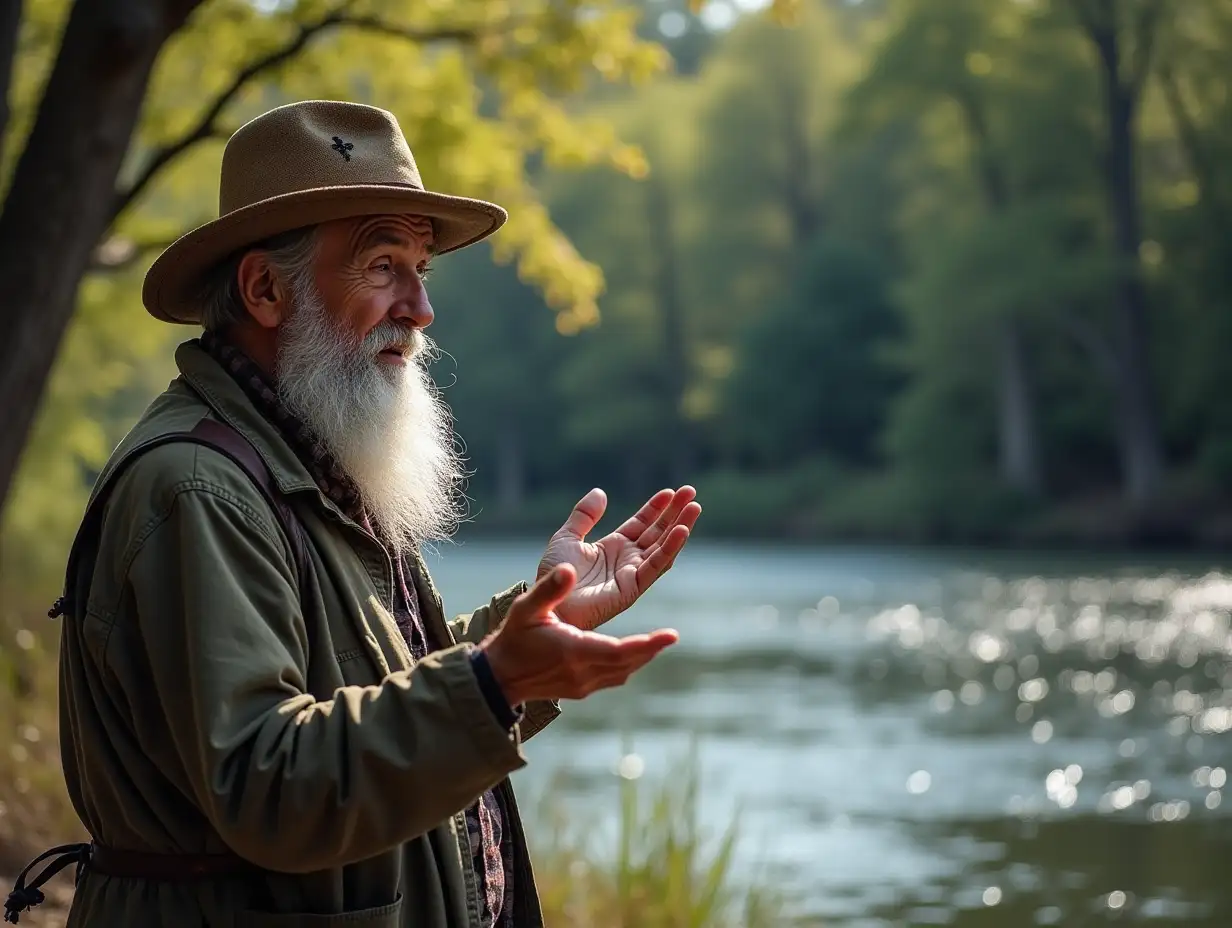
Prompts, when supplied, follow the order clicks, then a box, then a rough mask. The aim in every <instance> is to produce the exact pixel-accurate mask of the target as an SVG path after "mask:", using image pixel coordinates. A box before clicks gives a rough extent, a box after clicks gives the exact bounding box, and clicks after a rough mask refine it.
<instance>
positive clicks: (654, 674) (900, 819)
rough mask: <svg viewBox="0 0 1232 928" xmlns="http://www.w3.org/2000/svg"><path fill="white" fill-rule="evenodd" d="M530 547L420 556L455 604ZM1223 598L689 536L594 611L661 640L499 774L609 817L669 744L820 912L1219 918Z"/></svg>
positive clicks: (1229, 651)
mask: <svg viewBox="0 0 1232 928" xmlns="http://www.w3.org/2000/svg"><path fill="white" fill-rule="evenodd" d="M541 549H542V544H541V543H524V542H510V541H499V542H498V541H468V542H465V543H459V544H454V545H447V546H445V547H443V548H442V549H441V551H440V552H439V553H438V554H433V555H432V556H430V557H429V564H430V567H431V569H432V572H433V577H434V579H435V580H436V582H437V584H438V586H439V587H440V589H441V592H442V594H443V596H444V598H445V603H446V607H447V609H448V610H450V611H451V612H459V611H463V610H465V609H469V608H472V607H473V606H474V605H477V604H478V603H479V602H481V601H486V598H487V597H488V596H489V595H490V594H491V593H492V592H495V591H497V590H499V589H502V588H504V587H506V586H508V585H510V584H511V583H513V582H515V581H517V580H519V579H523V578H525V577H527V575H528V573H529V572H530V571H533V569H534V565H535V563H536V562H537V559H538V557H539V554H540V553H541ZM1230 611H1232V569H1230V565H1229V564H1228V563H1227V562H1223V563H1221V562H1220V560H1219V559H1217V558H1210V559H1205V560H1204V559H1202V558H1194V557H1186V558H1176V559H1171V560H1164V559H1161V558H1158V557H1144V558H1131V557H1129V556H1115V557H1079V556H1074V555H1068V554H1066V555H1061V554H1055V553H1054V554H1027V553H1015V554H1012V555H1011V554H986V553H981V552H972V551H928V550H894V549H883V548H846V547H837V548H827V547H772V546H743V545H719V544H706V543H704V542H694V543H693V544H691V545H690V547H689V548H688V549H687V550H686V552H685V553H684V554H683V555H682V556H681V557H680V559H679V560H678V562H677V565H676V567H675V568H674V570H673V571H672V572H671V574H669V575H668V576H667V577H665V578H664V579H663V580H661V581H660V582H659V584H658V585H656V586H655V587H654V588H653V589H652V590H651V591H650V592H649V593H648V594H647V595H646V596H645V597H644V599H643V600H642V601H641V602H640V603H639V604H638V605H637V606H635V607H634V608H633V609H632V610H630V611H629V612H628V613H626V614H625V615H623V616H620V617H619V618H617V619H616V620H614V621H613V622H612V623H611V624H610V625H609V626H608V628H609V630H611V631H612V632H613V633H616V634H627V633H631V632H634V631H641V630H647V629H650V628H656V627H661V626H670V627H674V628H677V629H679V631H680V634H681V640H680V642H679V644H678V645H676V646H675V647H673V648H672V649H670V650H669V651H668V652H667V653H666V654H664V655H663V656H662V657H660V658H659V659H658V660H657V661H655V662H654V663H653V664H651V665H650V666H649V667H647V668H646V669H645V670H643V671H642V672H641V673H640V674H638V675H636V676H635V677H634V678H633V679H632V680H631V681H630V682H629V683H628V684H627V685H626V686H625V687H623V688H621V689H619V690H612V691H607V692H603V693H599V694H595V695H593V696H591V697H590V698H589V699H586V700H584V701H581V702H575V703H569V704H567V705H566V707H565V712H564V714H563V715H562V718H561V719H560V720H559V721H557V722H556V723H555V724H554V725H553V726H552V727H551V728H549V729H548V730H547V731H545V732H544V733H543V734H542V735H540V736H538V737H537V738H535V739H533V740H532V741H531V742H529V743H528V744H527V745H526V753H527V756H528V758H529V764H528V766H527V767H526V769H524V770H522V771H519V772H518V773H517V774H515V783H516V784H517V785H518V788H519V790H520V791H522V792H523V793H525V794H532V795H542V793H543V790H544V789H545V788H546V787H547V784H548V783H549V782H551V783H552V784H553V787H552V788H553V790H554V792H553V793H552V802H553V803H558V804H563V805H564V807H566V808H568V809H571V810H575V812H576V814H577V815H579V816H581V815H589V816H596V815H597V816H599V822H598V825H599V827H601V828H603V827H606V828H609V829H610V828H614V827H615V826H614V823H615V821H616V818H617V815H618V804H617V801H616V798H615V797H616V790H617V787H618V782H619V780H618V777H619V776H620V775H625V776H638V775H640V776H644V777H646V778H648V779H661V778H663V777H665V776H670V775H672V773H673V772H674V770H675V769H676V768H675V766H674V765H678V764H680V763H681V761H682V758H687V757H688V756H689V751H690V746H691V744H693V743H694V741H695V742H696V751H697V761H698V766H699V772H700V776H701V788H702V798H701V809H702V814H703V820H705V821H708V822H713V823H715V825H714V827H715V830H718V829H720V828H721V827H722V826H723V825H724V824H725V823H726V822H727V821H728V820H730V818H731V816H732V815H733V814H734V813H735V812H736V810H737V809H739V815H740V819H739V820H740V836H741V839H740V844H739V849H738V854H739V855H740V856H739V858H738V859H739V861H740V867H741V870H742V872H753V869H754V868H757V872H759V873H761V874H763V878H764V879H767V880H769V881H771V882H774V883H776V884H779V885H782V886H785V887H788V888H790V889H791V890H792V892H793V893H794V894H795V895H796V898H797V899H798V900H799V902H798V906H797V908H798V914H800V915H801V916H804V917H806V918H808V919H810V920H811V919H817V920H821V921H824V923H825V924H826V925H829V926H850V928H872V926H897V925H952V926H963V928H967V926H992V925H996V926H1003V928H1019V926H1023V928H1025V926H1036V925H1063V926H1066V928H1071V926H1084V925H1104V924H1121V923H1126V922H1135V923H1137V922H1145V923H1148V924H1154V925H1161V926H1162V925H1168V926H1178V928H1181V926H1184V928H1196V926H1203V928H1216V926H1218V928H1227V926H1229V925H1232V790H1228V789H1227V787H1226V783H1227V776H1228V773H1229V771H1232V661H1230V660H1229V658H1230V657H1232V629H1230V627H1229V613H1230ZM626 739H628V740H627V741H626ZM630 745H631V747H630ZM626 751H628V752H630V754H632V755H633V756H628V757H626V756H625V752H626ZM549 778H550V779H549Z"/></svg>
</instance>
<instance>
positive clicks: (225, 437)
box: [47, 419, 311, 619]
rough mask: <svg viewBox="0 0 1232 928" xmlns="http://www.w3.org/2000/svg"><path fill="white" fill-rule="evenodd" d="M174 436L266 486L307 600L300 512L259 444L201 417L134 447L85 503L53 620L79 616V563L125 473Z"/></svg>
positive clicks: (90, 549)
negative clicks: (203, 448) (223, 459)
mask: <svg viewBox="0 0 1232 928" xmlns="http://www.w3.org/2000/svg"><path fill="white" fill-rule="evenodd" d="M173 441H189V442H193V443H195V444H198V445H205V446H206V447H207V448H213V449H214V450H215V451H218V452H220V453H221V454H225V455H226V456H227V457H228V458H230V459H231V460H232V461H233V462H234V463H235V464H236V466H238V467H239V468H240V470H242V471H243V472H244V473H245V474H247V475H248V479H249V480H251V481H252V482H253V484H254V485H255V486H256V487H257V489H258V490H260V491H261V495H262V496H264V497H265V501H266V502H267V503H268V504H269V506H270V509H272V510H273V512H274V516H275V517H276V518H277V519H278V524H279V525H280V526H281V528H282V531H283V533H284V534H285V535H286V537H287V541H288V543H289V544H290V546H291V555H292V557H293V558H294V560H295V572H296V579H297V582H298V586H299V594H300V600H301V601H303V600H304V598H305V591H306V588H307V587H306V585H307V583H308V578H309V576H310V575H311V574H310V567H309V562H308V542H307V537H306V535H305V533H304V527H303V525H302V524H301V523H300V521H299V518H298V517H297V516H296V515H295V511H294V510H293V509H292V508H291V506H290V505H289V504H288V503H287V501H286V499H285V498H284V497H283V495H282V493H281V491H279V489H278V486H277V484H276V483H275V482H274V475H273V474H272V473H270V469H269V467H268V466H267V465H266V463H265V460H264V459H263V458H262V457H261V455H260V454H258V453H257V449H256V448H254V447H253V446H252V443H251V442H249V441H248V439H247V438H245V437H244V436H243V435H242V434H240V433H239V432H237V431H236V430H235V429H233V428H231V426H229V425H227V424H226V423H225V422H219V421H217V420H215V419H202V420H201V421H200V422H198V423H197V424H196V425H195V426H194V427H193V428H192V429H190V430H189V431H187V432H170V433H168V434H166V435H160V436H159V437H158V438H155V439H152V440H151V441H148V442H146V443H145V444H143V445H140V446H138V447H137V448H135V449H134V450H133V451H132V452H130V453H129V454H128V455H127V456H126V457H125V458H124V460H123V461H121V462H120V465H119V466H118V467H117V468H116V469H115V470H114V471H113V472H112V473H111V474H110V475H109V476H108V478H107V482H106V483H105V484H104V485H103V486H101V487H100V488H99V489H98V492H97V493H95V494H94V498H93V499H92V500H91V501H90V505H89V506H88V507H86V512H85V515H84V516H83V517H82V520H81V526H80V528H78V530H77V537H76V538H75V539H74V540H73V546H72V548H71V549H70V551H69V555H68V569H67V571H66V577H65V584H64V595H63V596H61V597H60V598H59V599H57V600H56V602H55V604H54V605H52V607H51V609H49V610H48V611H47V615H48V616H49V617H51V618H53V619H54V618H56V617H57V616H61V615H69V616H72V615H75V614H76V613H75V609H76V607H77V606H78V605H80V604H81V603H82V602H84V600H85V594H86V592H87V590H88V588H89V578H86V577H82V576H80V571H79V569H78V568H79V567H80V565H81V562H82V558H83V557H85V556H86V555H87V554H89V555H90V556H91V557H92V556H93V555H94V554H95V553H96V552H97V549H98V543H99V538H100V535H101V534H102V527H103V511H104V510H105V509H106V506H107V500H109V499H110V498H111V492H112V490H113V489H114V487H115V485H116V482H117V480H118V478H119V476H120V474H122V473H123V472H124V471H125V470H126V469H127V468H128V467H129V465H130V464H132V462H133V461H135V460H136V459H137V458H138V457H140V456H141V455H142V454H144V453H145V452H147V451H149V450H151V449H153V448H156V447H158V446H159V445H165V444H169V443H171V442H173Z"/></svg>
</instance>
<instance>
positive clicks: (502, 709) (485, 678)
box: [471, 648, 522, 731]
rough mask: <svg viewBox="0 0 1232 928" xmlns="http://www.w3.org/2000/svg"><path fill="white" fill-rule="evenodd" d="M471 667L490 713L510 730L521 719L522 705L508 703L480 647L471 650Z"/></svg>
mask: <svg viewBox="0 0 1232 928" xmlns="http://www.w3.org/2000/svg"><path fill="white" fill-rule="evenodd" d="M471 667H472V669H474V671H475V679H476V680H477V681H478V682H479V690H480V692H482V693H483V698H484V699H486V700H487V702H488V707H489V708H490V709H491V710H492V714H493V715H495V716H496V720H497V721H498V722H500V724H501V725H502V726H503V727H504V728H505V729H506V730H507V731H509V730H512V729H513V726H514V725H516V724H517V723H518V722H520V721H522V707H521V706H517V707H516V708H515V707H513V706H510V705H509V700H507V699H506V698H505V694H504V692H503V691H502V690H501V688H500V684H499V683H497V682H496V676H495V674H493V673H492V665H491V664H490V663H488V655H487V653H486V652H485V651H483V650H482V649H480V648H476V649H475V650H474V651H472V652H471Z"/></svg>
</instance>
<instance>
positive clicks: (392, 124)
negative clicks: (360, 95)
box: [218, 100, 423, 216]
mask: <svg viewBox="0 0 1232 928" xmlns="http://www.w3.org/2000/svg"><path fill="white" fill-rule="evenodd" d="M352 184H361V185H362V184H385V185H395V186H404V187H412V188H415V189H417V190H422V189H423V181H422V180H421V179H420V176H419V168H418V167H417V166H416V165H415V158H414V156H413V155H412V154H411V149H410V146H408V145H407V143H406V138H405V137H404V136H403V134H402V129H401V128H400V127H399V126H398V121H397V120H396V119H395V118H394V116H393V114H392V113H389V112H387V111H385V110H383V109H379V108H377V107H375V106H366V105H364V104H362V103H344V102H335V101H331V100H307V101H303V102H299V103H288V104H286V105H285V106H280V107H276V108H275V109H272V110H270V111H269V112H267V113H263V114H262V115H260V116H258V117H256V118H255V119H253V120H251V121H250V122H247V123H245V124H244V125H243V126H241V127H240V128H239V129H238V130H236V132H235V134H234V135H232V136H231V138H230V139H229V140H228V141H227V146H226V148H225V149H224V151H223V156H222V172H221V178H220V185H219V191H218V214H219V215H220V216H225V215H226V214H227V213H230V212H232V211H234V210H237V209H240V208H242V207H245V206H249V205H250V204H253V203H257V202H259V201H261V200H267V199H269V198H271V197H277V196H283V195H285V194H290V193H297V192H300V191H304V190H312V189H315V188H320V187H346V186H350V185H352Z"/></svg>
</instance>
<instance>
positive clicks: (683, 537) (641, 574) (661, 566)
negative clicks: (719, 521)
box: [636, 507, 701, 593]
mask: <svg viewBox="0 0 1232 928" xmlns="http://www.w3.org/2000/svg"><path fill="white" fill-rule="evenodd" d="M698 512H699V513H700V512H701V508H700V507H699V508H698ZM693 521H696V517H694V520H693ZM689 534H690V527H689V526H688V525H685V524H684V523H683V522H680V523H678V524H676V525H674V526H672V530H671V531H670V532H668V533H667V534H666V535H664V536H663V538H662V544H659V545H656V546H655V547H654V548H653V550H652V551H651V552H650V556H649V557H647V558H646V559H645V560H644V561H642V563H641V564H639V565H638V567H637V574H636V582H637V590H638V593H645V592H646V591H647V590H648V589H650V586H651V584H653V583H654V582H655V581H656V580H658V579H659V578H660V577H662V576H663V575H664V574H665V573H667V572H668V571H669V570H670V569H671V567H672V564H674V563H675V562H676V555H677V554H679V553H680V552H681V550H682V549H683V548H684V546H685V542H687V541H688V540H689Z"/></svg>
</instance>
